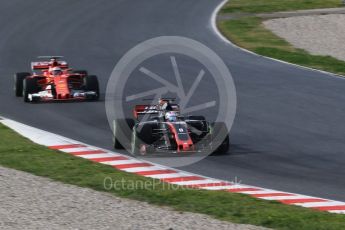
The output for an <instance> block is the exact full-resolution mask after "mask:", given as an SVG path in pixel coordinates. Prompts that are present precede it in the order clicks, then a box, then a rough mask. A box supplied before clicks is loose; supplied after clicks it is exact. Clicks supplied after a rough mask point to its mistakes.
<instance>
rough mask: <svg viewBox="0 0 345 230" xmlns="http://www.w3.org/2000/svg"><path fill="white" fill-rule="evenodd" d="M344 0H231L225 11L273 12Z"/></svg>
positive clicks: (325, 5)
mask: <svg viewBox="0 0 345 230" xmlns="http://www.w3.org/2000/svg"><path fill="white" fill-rule="evenodd" d="M341 6H343V4H342V0H230V1H229V2H228V3H227V4H226V5H225V6H224V8H223V10H222V12H223V13H271V12H278V11H291V10H306V9H320V8H334V7H341Z"/></svg>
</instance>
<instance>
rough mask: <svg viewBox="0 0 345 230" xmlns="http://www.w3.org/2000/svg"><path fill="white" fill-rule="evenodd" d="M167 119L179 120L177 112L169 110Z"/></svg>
mask: <svg viewBox="0 0 345 230" xmlns="http://www.w3.org/2000/svg"><path fill="white" fill-rule="evenodd" d="M165 119H166V120H167V121H171V122H174V121H177V113H176V112H174V111H170V112H167V113H166V114H165Z"/></svg>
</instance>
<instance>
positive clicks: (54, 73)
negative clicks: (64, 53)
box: [50, 67, 62, 76]
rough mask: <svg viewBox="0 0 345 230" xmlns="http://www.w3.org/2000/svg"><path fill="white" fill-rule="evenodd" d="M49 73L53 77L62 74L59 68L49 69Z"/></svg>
mask: <svg viewBox="0 0 345 230" xmlns="http://www.w3.org/2000/svg"><path fill="white" fill-rule="evenodd" d="M50 73H51V74H52V75H54V76H56V75H61V74H62V70H61V68H60V67H54V68H52V69H51V71H50Z"/></svg>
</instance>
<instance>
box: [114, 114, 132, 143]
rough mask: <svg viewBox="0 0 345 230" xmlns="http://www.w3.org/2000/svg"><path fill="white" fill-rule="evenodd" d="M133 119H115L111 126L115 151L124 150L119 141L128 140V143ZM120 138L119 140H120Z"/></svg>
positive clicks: (130, 137)
mask: <svg viewBox="0 0 345 230" xmlns="http://www.w3.org/2000/svg"><path fill="white" fill-rule="evenodd" d="M134 124H135V122H134V120H133V119H116V120H115V121H114V124H113V132H114V137H113V138H114V139H113V142H114V148H115V149H124V146H123V143H121V142H120V140H128V141H129V142H130V141H131V139H132V129H133V127H134ZM120 137H121V138H120Z"/></svg>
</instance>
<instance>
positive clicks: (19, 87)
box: [13, 72, 31, 97]
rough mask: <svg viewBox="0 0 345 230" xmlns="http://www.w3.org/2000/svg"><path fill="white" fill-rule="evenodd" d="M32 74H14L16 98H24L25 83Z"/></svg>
mask: <svg viewBox="0 0 345 230" xmlns="http://www.w3.org/2000/svg"><path fill="white" fill-rule="evenodd" d="M30 75H31V74H30V73H26V72H23V73H15V74H14V88H13V89H14V94H15V95H16V97H22V96H23V81H24V79H25V78H27V77H28V76H30Z"/></svg>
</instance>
